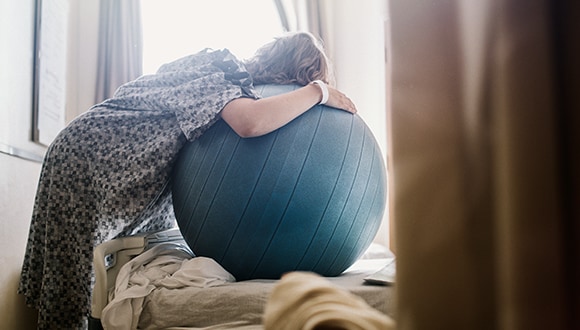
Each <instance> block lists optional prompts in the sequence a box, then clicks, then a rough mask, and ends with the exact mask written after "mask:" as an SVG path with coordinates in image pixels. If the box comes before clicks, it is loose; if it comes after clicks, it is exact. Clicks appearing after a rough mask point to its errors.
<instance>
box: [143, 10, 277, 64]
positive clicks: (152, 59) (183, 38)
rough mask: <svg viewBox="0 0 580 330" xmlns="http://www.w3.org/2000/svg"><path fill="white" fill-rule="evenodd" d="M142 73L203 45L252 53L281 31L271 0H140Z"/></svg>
mask: <svg viewBox="0 0 580 330" xmlns="http://www.w3.org/2000/svg"><path fill="white" fill-rule="evenodd" d="M141 9H142V22H143V73H144V74H149V73H154V72H155V71H156V70H157V69H158V68H159V66H161V65H162V64H164V63H167V62H171V61H173V60H175V59H177V58H180V57H183V56H186V55H189V54H193V53H196V52H198V51H200V50H202V49H204V48H213V49H221V48H228V49H229V50H230V51H231V52H232V53H234V54H235V55H236V56H237V57H238V58H240V59H244V58H247V57H249V56H251V55H252V54H253V53H254V51H255V50H256V49H257V48H258V47H260V46H261V45H262V44H264V43H266V42H268V41H270V40H272V38H273V37H275V36H277V35H280V34H281V33H282V32H283V28H282V24H281V23H280V16H279V15H278V12H277V9H276V5H275V3H274V1H273V0H243V1H240V0H141Z"/></svg>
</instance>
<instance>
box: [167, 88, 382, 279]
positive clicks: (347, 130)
mask: <svg viewBox="0 0 580 330" xmlns="http://www.w3.org/2000/svg"><path fill="white" fill-rule="evenodd" d="M259 88H261V93H262V94H263V96H269V95H274V94H279V93H283V92H288V91H291V90H293V89H295V88H297V86H280V85H266V86H259ZM172 179H173V186H172V191H173V201H174V208H175V213H176V217H177V221H178V224H179V227H180V229H181V231H182V233H183V236H184V238H185V240H186V241H187V242H188V244H189V245H190V247H191V248H192V249H193V251H194V252H195V253H196V254H197V255H199V256H207V257H211V258H214V259H215V260H216V261H218V262H219V263H220V264H221V265H222V266H223V267H224V268H226V269H227V270H228V271H229V272H231V273H232V274H233V275H234V276H235V277H236V278H237V279H238V280H244V279H250V278H278V277H279V276H280V275H281V274H283V273H285V272H288V271H292V270H308V271H314V272H317V273H319V274H321V275H324V276H334V275H338V274H340V273H341V272H343V271H344V270H345V269H346V268H348V267H349V266H350V265H351V264H352V263H353V262H354V261H355V260H356V259H357V258H358V257H359V256H360V254H362V253H363V252H364V250H365V249H366V248H367V247H368V246H369V245H370V243H371V241H372V239H373V238H374V236H375V235H376V232H377V230H378V228H379V225H380V222H381V220H382V216H383V212H384V209H385V203H386V201H385V198H386V173H385V167H384V163H383V159H382V156H381V153H380V150H379V148H378V145H377V143H376V141H375V139H374V137H373V135H372V133H371V132H370V130H369V129H368V127H367V126H366V125H365V123H364V122H363V121H362V119H361V118H360V117H359V116H357V115H351V114H348V113H346V112H344V111H340V110H337V109H333V108H330V107H327V106H316V107H314V108H312V109H310V110H309V111H307V112H306V113H304V114H303V115H302V116H300V117H298V118H296V119H295V120H294V121H292V122H290V123H289V124H287V125H286V126H284V127H282V128H280V129H278V130H277V131H275V132H272V133H270V134H267V135H265V136H262V137H258V138H250V139H242V138H240V137H238V136H237V135H236V134H235V133H234V132H233V131H232V130H231V129H230V128H229V126H228V125H227V124H225V123H224V122H223V121H218V122H217V123H216V124H215V125H214V126H212V127H211V128H210V129H209V130H208V131H207V132H206V133H205V134H204V135H203V136H201V137H200V138H199V139H198V140H196V141H193V142H191V143H188V144H187V145H186V146H185V147H184V148H183V150H182V151H181V153H180V157H179V158H178V160H177V162H176V165H175V168H174V171H173V177H172Z"/></svg>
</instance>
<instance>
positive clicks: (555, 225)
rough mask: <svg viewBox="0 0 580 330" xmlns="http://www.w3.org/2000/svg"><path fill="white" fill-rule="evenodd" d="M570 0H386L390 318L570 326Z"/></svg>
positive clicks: (578, 59)
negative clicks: (392, 252)
mask: <svg viewBox="0 0 580 330" xmlns="http://www.w3.org/2000/svg"><path fill="white" fill-rule="evenodd" d="M579 4H580V2H578V1H576V0H569V1H555V0H486V1H467V0H466V1H459V0H457V1H452V0H439V1H408V0H391V1H390V7H389V12H390V19H391V24H390V38H391V50H392V53H391V54H392V57H391V59H392V61H391V62H390V63H389V65H390V68H389V70H391V73H392V76H391V79H392V103H391V106H390V109H389V113H388V121H389V132H390V139H389V140H390V142H391V143H390V146H389V149H390V150H389V167H390V185H391V186H390V197H391V207H392V212H391V218H392V219H393V220H394V223H395V228H394V229H395V235H396V238H397V243H396V254H397V260H398V264H397V271H398V273H397V281H398V282H397V293H398V296H397V299H398V312H397V323H398V327H399V329H404V330H406V329H526V330H528V329H580V320H579V318H580V305H579V294H580V291H579V282H580V272H579V269H578V267H579V265H580V260H579V256H580V229H579V228H580V216H579V215H580V180H579V178H580V166H579V165H580V159H579V151H580V143H579V142H580V138H579V136H580V114H579V111H580V99H579V98H580V94H579V93H578V87H580V83H579V81H578V77H579V76H580V75H579V73H580V72H579V65H580V52H579V42H580V34H579V29H578V27H579V22H580V20H579V19H578V18H579V14H580V13H579Z"/></svg>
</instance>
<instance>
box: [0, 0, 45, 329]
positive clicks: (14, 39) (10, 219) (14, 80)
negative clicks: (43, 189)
mask: <svg viewBox="0 0 580 330" xmlns="http://www.w3.org/2000/svg"><path fill="white" fill-rule="evenodd" d="M34 3H35V1H34V0H21V1H10V0H1V1H0V45H2V46H1V47H0V143H2V145H3V146H6V145H10V146H12V147H15V148H18V149H20V150H26V151H27V152H31V153H34V154H36V155H42V154H43V153H44V148H43V147H42V146H39V145H36V144H34V143H32V142H30V139H29V136H30V129H31V117H32V76H33V44H34V43H33V42H34V39H33V36H34V20H35V18H34ZM39 173H40V163H38V162H33V161H29V160H24V159H20V158H16V157H14V156H8V155H6V154H4V153H0V269H2V271H0V324H1V325H2V328H4V329H33V328H35V322H36V320H35V319H36V313H35V311H34V310H32V309H29V308H27V307H25V306H24V299H23V297H22V296H20V295H18V294H16V290H17V288H18V280H19V278H20V269H21V267H22V260H23V258H24V248H25V246H26V238H27V237H28V227H29V224H30V214H31V213H32V204H33V201H34V194H35V190H36V184H37V181H38V175H39Z"/></svg>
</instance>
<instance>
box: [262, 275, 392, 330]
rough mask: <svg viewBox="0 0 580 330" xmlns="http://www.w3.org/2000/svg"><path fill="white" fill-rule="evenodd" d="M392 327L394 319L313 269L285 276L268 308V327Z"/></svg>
mask: <svg viewBox="0 0 580 330" xmlns="http://www.w3.org/2000/svg"><path fill="white" fill-rule="evenodd" d="M321 328H324V329H343V330H392V329H395V323H394V321H393V320H392V319H391V318H390V317H388V316H387V315H385V314H383V313H381V312H379V311H377V310H376V309H374V308H372V307H370V306H369V305H368V304H367V303H366V302H365V301H364V300H363V299H362V298H360V297H358V296H355V295H353V294H351V293H349V292H347V291H345V290H342V289H340V288H339V287H337V286H335V285H333V284H332V283H330V282H329V281H328V280H326V279H325V278H323V277H321V276H319V275H316V274H314V273H309V272H292V273H288V274H286V275H284V276H283V277H282V279H281V280H280V282H279V283H278V284H277V285H276V287H274V290H273V291H272V294H271V295H270V297H269V299H268V302H267V304H266V308H265V311H264V329H265V330H312V329H321Z"/></svg>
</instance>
